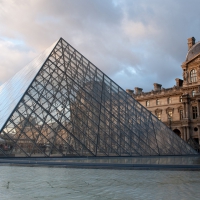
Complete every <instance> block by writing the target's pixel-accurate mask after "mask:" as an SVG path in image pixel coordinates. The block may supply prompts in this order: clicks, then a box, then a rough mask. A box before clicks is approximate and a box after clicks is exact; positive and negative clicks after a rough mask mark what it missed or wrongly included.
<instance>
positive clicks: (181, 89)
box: [126, 37, 200, 147]
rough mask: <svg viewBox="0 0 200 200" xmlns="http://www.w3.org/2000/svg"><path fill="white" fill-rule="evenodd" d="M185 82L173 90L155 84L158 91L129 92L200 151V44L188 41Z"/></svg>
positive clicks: (177, 81)
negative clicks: (199, 148)
mask: <svg viewBox="0 0 200 200" xmlns="http://www.w3.org/2000/svg"><path fill="white" fill-rule="evenodd" d="M181 67H182V69H183V80H181V79H179V78H176V79H175V80H176V85H175V86H174V87H172V88H167V89H165V88H162V85H161V84H158V83H154V90H152V91H151V92H142V90H143V89H142V88H138V87H135V92H134V90H129V89H127V90H126V91H127V92H128V93H129V94H130V95H132V96H133V97H134V98H135V99H136V100H137V101H139V102H140V103H141V104H142V105H143V106H145V107H146V108H147V109H148V110H149V111H151V112H152V113H153V114H154V115H156V116H157V118H158V119H160V120H161V121H162V122H163V123H165V124H166V125H167V126H168V127H169V128H170V129H172V130H173V131H174V132H175V133H176V134H177V135H179V136H180V137H181V138H182V139H183V140H185V141H187V142H189V143H190V144H193V145H195V144H196V147H199V146H198V145H197V144H200V42H197V43H195V38H194V37H192V38H189V39H188V53H187V55H186V60H185V61H184V62H183V63H182V65H181Z"/></svg>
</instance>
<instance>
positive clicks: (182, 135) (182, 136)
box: [180, 127, 185, 140]
mask: <svg viewBox="0 0 200 200" xmlns="http://www.w3.org/2000/svg"><path fill="white" fill-rule="evenodd" d="M180 129H181V138H182V139H183V140H185V135H184V127H181V128H180Z"/></svg>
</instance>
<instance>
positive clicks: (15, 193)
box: [0, 166, 200, 200]
mask: <svg viewBox="0 0 200 200" xmlns="http://www.w3.org/2000/svg"><path fill="white" fill-rule="evenodd" d="M199 198H200V172H198V171H154V170H153V171H150V170H105V169H104V170H101V169H69V168H50V167H16V166H15V167H14V166H13V167H12V166H0V199H1V200H4V199H6V200H16V199H23V200H27V199H45V200H47V199H48V200H53V199H56V200H57V199H78V200H79V199H80V200H83V199H87V200H88V199H89V200H92V199H95V200H96V199H124V200H128V199H149V200H150V199H151V200H152V199H153V200H156V199H159V200H160V199H170V200H171V199H179V200H188V199H199Z"/></svg>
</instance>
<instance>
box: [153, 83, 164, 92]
mask: <svg viewBox="0 0 200 200" xmlns="http://www.w3.org/2000/svg"><path fill="white" fill-rule="evenodd" d="M153 85H154V91H160V90H161V87H162V85H161V84H158V83H154V84H153Z"/></svg>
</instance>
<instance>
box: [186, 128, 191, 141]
mask: <svg viewBox="0 0 200 200" xmlns="http://www.w3.org/2000/svg"><path fill="white" fill-rule="evenodd" d="M186 129H187V140H188V139H189V138H190V129H189V126H187V127H186Z"/></svg>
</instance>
